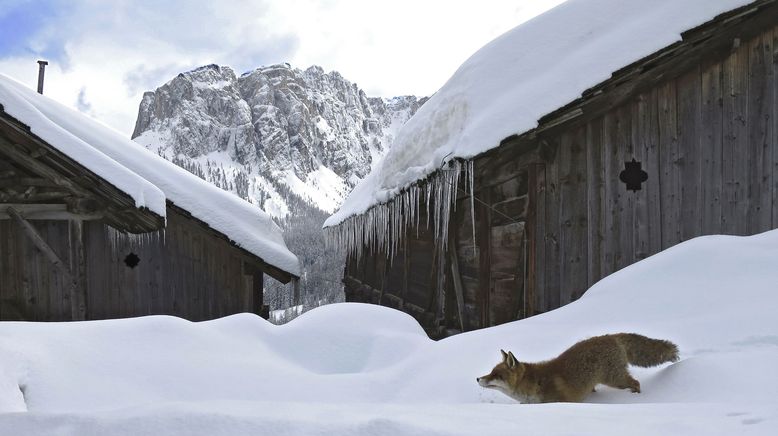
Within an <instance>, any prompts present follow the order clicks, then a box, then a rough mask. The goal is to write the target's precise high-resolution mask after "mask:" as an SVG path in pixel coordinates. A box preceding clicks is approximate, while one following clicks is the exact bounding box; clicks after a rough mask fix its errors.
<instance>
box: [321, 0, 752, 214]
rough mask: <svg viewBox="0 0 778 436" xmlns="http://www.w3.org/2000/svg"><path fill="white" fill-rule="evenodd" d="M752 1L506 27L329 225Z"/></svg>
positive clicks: (598, 9) (561, 9) (635, 5)
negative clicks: (693, 29)
mask: <svg viewBox="0 0 778 436" xmlns="http://www.w3.org/2000/svg"><path fill="white" fill-rule="evenodd" d="M751 1H752V0H716V1H710V0H685V1H677V0H654V1H645V0H568V1H566V2H565V3H563V4H561V5H559V6H557V7H555V8H553V9H551V10H549V11H548V12H546V13H544V14H541V15H539V16H538V17H535V18H534V19H532V20H530V21H527V22H526V23H523V24H521V25H519V26H518V27H516V28H514V29H512V30H510V31H508V32H506V33H505V34H503V35H501V36H500V37H498V38H496V39H495V40H493V41H492V42H490V43H489V44H487V45H486V46H484V47H482V48H481V49H480V50H478V51H477V52H476V53H475V54H473V55H472V56H471V57H470V58H469V59H468V60H467V61H465V63H463V64H462V65H461V66H460V67H459V69H458V70H457V71H456V72H455V73H454V75H453V76H452V77H451V78H450V79H449V80H448V81H447V82H446V83H445V84H444V85H443V87H442V88H441V89H440V90H439V91H438V92H437V93H435V94H434V95H433V96H432V97H430V99H429V101H427V102H426V103H425V104H424V106H422V107H421V108H419V110H418V111H417V112H416V114H415V115H414V116H413V117H412V118H411V119H410V120H409V121H408V122H407V123H406V124H405V125H404V126H403V128H402V129H401V130H400V131H399V133H398V134H397V136H396V138H395V141H394V142H393V143H392V145H391V147H390V148H389V152H388V153H387V155H386V156H385V158H384V159H383V161H382V163H381V165H380V167H378V169H375V170H374V171H373V173H375V176H374V177H367V178H365V179H364V180H363V181H362V182H361V184H360V185H364V186H361V187H360V186H358V187H357V188H355V189H354V190H353V191H352V193H351V194H350V195H349V196H348V197H347V198H346V200H345V201H344V202H343V205H342V206H341V207H340V209H339V210H338V212H336V213H335V214H334V215H332V216H331V217H330V219H329V220H327V222H326V223H325V226H327V227H330V226H335V225H337V224H339V223H341V222H342V221H343V220H345V219H346V218H348V217H350V216H353V215H359V214H362V213H364V212H366V211H367V210H368V209H369V208H371V207H372V206H374V205H376V204H381V203H385V202H387V201H388V200H389V199H391V198H392V197H394V196H395V195H397V194H398V193H399V192H400V191H401V190H402V189H403V188H406V187H408V186H409V185H411V184H413V183H415V182H416V181H418V180H421V179H423V178H425V177H426V176H427V175H429V174H431V173H433V172H434V171H436V170H437V169H438V168H440V167H441V165H442V163H444V162H446V161H450V160H452V159H455V158H463V159H468V158H471V157H474V156H476V155H478V154H480V153H483V152H485V151H488V150H490V149H492V148H495V147H497V146H498V145H499V144H500V141H501V140H503V139H505V138H507V137H509V136H511V135H514V134H522V133H524V132H527V131H529V130H531V129H533V128H535V127H537V121H538V120H539V119H540V118H541V117H543V116H544V115H546V114H548V113H551V112H553V111H554V110H556V109H559V108H560V107H562V106H564V105H565V104H567V103H569V102H571V101H573V100H575V99H576V98H578V97H579V96H580V95H581V93H583V92H584V91H585V90H587V89H588V88H591V87H592V86H595V85H597V84H598V83H600V82H602V81H604V80H607V79H608V78H609V77H610V76H611V74H612V73H613V72H614V71H616V70H618V69H620V68H622V67H624V66H626V65H629V64H631V63H632V62H635V61H637V60H639V59H641V58H643V57H645V56H648V55H650V54H652V53H654V52H656V51H658V50H660V49H662V48H664V47H666V46H668V45H671V44H673V43H675V42H676V41H679V40H680V39H681V33H682V32H684V31H686V30H689V29H691V28H694V27H696V26H698V25H701V24H703V23H705V22H707V21H710V20H711V19H713V18H715V17H716V16H717V15H719V14H721V13H723V12H726V11H729V10H731V9H735V8H737V7H739V6H743V5H746V4H748V3H751Z"/></svg>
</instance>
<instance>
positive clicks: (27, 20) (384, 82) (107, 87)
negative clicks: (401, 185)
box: [0, 0, 562, 136]
mask: <svg viewBox="0 0 778 436" xmlns="http://www.w3.org/2000/svg"><path fill="white" fill-rule="evenodd" d="M561 1H562V0H479V1H477V2H476V1H474V2H451V1H443V0H427V1H423V2H420V1H417V0H391V1H370V2H367V1H361V0H324V1H315V0H283V1H277V0H256V1H250V0H231V1H227V0H224V1H219V2H214V1H211V0H190V1H183V0H174V1H152V0H113V1H110V2H106V1H103V0H72V1H64V0H43V1H42V2H32V1H29V0H0V72H2V73H4V74H8V75H10V76H12V77H15V78H17V79H19V80H22V81H23V82H25V83H28V84H29V85H30V86H32V87H34V86H35V79H36V77H37V64H35V61H36V60H37V59H39V58H48V60H49V61H50V65H49V68H48V69H47V77H46V90H45V92H46V94H47V95H49V96H51V97H53V98H55V99H57V100H59V101H62V102H68V103H70V104H71V105H72V106H73V107H74V108H78V109H81V108H86V107H88V109H87V110H88V111H89V112H90V113H91V114H93V115H94V116H95V117H97V118H98V119H99V120H101V121H103V122H104V123H106V124H109V125H111V126H113V127H115V128H117V129H118V130H120V131H122V132H124V133H126V134H127V135H128V136H129V134H130V133H131V132H132V129H133V126H134V123H135V117H136V114H137V109H138V103H139V102H140V100H141V96H142V93H143V92H144V91H146V90H152V89H155V88H156V87H158V86H160V85H162V84H163V83H165V82H166V81H168V80H169V79H171V78H172V77H174V76H175V75H176V74H177V73H179V72H181V71H186V70H191V69H193V68H195V67H198V66H201V65H205V64H211V63H216V64H220V65H228V66H231V67H232V68H233V69H234V70H235V71H236V72H237V73H238V74H240V73H241V72H244V71H248V70H251V69H254V68H256V67H258V66H262V65H269V64H274V63H280V62H290V63H291V64H292V65H293V66H296V67H299V68H307V67H308V66H310V65H313V64H316V65H320V66H322V67H323V68H324V69H325V70H337V71H339V72H341V73H342V74H343V76H344V77H346V78H347V79H349V80H351V81H353V82H356V83H358V84H359V86H360V87H362V88H363V89H365V91H366V92H368V94H369V95H371V96H387V97H388V96H393V95H401V94H416V95H429V94H431V93H433V92H434V91H435V90H437V89H438V88H439V87H440V86H442V85H443V83H444V82H445V81H446V80H447V79H448V77H450V76H451V74H453V72H454V70H455V69H456V68H457V67H458V66H459V65H460V64H461V63H462V62H463V61H464V60H465V59H466V58H467V57H468V56H469V55H470V54H472V53H473V52H474V51H475V50H477V49H478V48H479V47H481V46H482V45H484V44H485V43H487V42H488V41H489V40H491V39H493V38H494V37H496V36H498V35H499V34H500V33H502V32H504V31H506V30H508V29H510V28H511V27H513V26H515V25H516V24H518V23H519V22H521V21H524V20H526V19H527V18H529V17H531V16H533V15H535V14H537V13H538V12H540V11H542V10H543V9H546V8H548V7H550V6H552V5H554V4H556V3H560V2H561ZM9 23H10V24H9ZM87 96H88V99H87Z"/></svg>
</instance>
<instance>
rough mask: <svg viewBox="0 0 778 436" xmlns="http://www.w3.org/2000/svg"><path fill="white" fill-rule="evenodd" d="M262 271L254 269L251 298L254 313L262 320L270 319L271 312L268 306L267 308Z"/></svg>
mask: <svg viewBox="0 0 778 436" xmlns="http://www.w3.org/2000/svg"><path fill="white" fill-rule="evenodd" d="M264 276H265V275H264V274H262V271H261V270H260V269H259V268H255V269H254V274H253V275H252V280H251V298H252V303H253V306H254V307H253V311H254V313H256V314H257V315H259V316H261V317H262V318H265V319H268V318H270V311H269V310H268V306H265V295H264V278H265V277H264Z"/></svg>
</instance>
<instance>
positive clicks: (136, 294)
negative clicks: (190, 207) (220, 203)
mask: <svg viewBox="0 0 778 436" xmlns="http://www.w3.org/2000/svg"><path fill="white" fill-rule="evenodd" d="M167 215H168V216H167V227H166V230H164V231H160V232H157V233H148V234H141V235H130V234H124V233H120V232H117V231H116V230H114V229H112V228H111V227H108V226H106V225H104V224H102V223H100V222H98V221H88V222H85V223H84V225H83V229H84V230H83V238H84V252H85V259H84V270H85V275H86V294H87V314H86V316H87V319H104V318H117V317H129V316H141V315H151V314H169V315H175V316H180V317H183V318H187V319H190V320H204V319H211V318H216V317H220V316H225V315H229V314H233V313H238V312H250V311H253V310H256V308H258V307H260V308H261V305H262V295H261V292H256V290H253V281H254V280H255V277H258V278H259V281H261V277H262V274H261V273H260V274H257V275H256V276H255V272H256V271H258V266H255V265H254V264H253V262H254V260H253V258H252V257H251V256H249V255H247V254H246V253H245V252H244V251H242V250H240V249H239V248H237V247H235V246H233V245H231V244H230V243H229V242H228V241H227V240H225V239H224V238H222V237H219V236H217V235H216V233H215V232H213V231H211V230H209V229H207V228H205V227H204V226H203V225H202V224H200V223H198V222H196V221H194V220H192V219H191V218H189V217H187V216H185V215H183V214H182V213H181V212H179V211H178V209H175V208H170V207H169V208H168V214H167ZM30 222H31V223H32V224H33V225H34V226H35V228H36V229H37V230H38V232H39V233H40V234H41V235H42V236H43V238H44V239H45V240H46V242H47V243H48V244H49V245H50V246H51V248H52V249H53V250H54V251H55V252H56V253H57V254H58V255H59V257H60V258H61V259H62V260H63V262H66V263H69V262H72V261H74V260H75V259H71V248H70V247H71V244H70V242H69V238H70V235H69V230H70V229H69V224H68V222H67V221H30ZM130 253H134V254H135V255H137V256H138V257H139V258H140V262H139V263H138V265H137V266H136V267H134V268H130V267H128V266H127V265H126V264H125V262H124V260H125V257H126V256H127V255H129V254H130ZM259 289H260V290H261V288H259ZM69 298H70V294H69V291H68V288H67V284H65V283H62V279H61V277H60V275H59V274H58V272H57V271H56V270H55V269H54V268H53V267H52V265H51V263H50V262H49V261H48V260H47V259H46V258H45V257H44V256H43V255H41V253H40V252H38V250H37V249H36V248H35V247H34V246H33V245H32V243H31V242H30V241H29V240H28V238H27V237H26V236H25V235H24V234H23V233H22V232H21V231H20V230H19V229H18V228H17V225H16V223H14V222H12V221H11V220H0V319H5V320H8V319H24V320H31V321H60V320H69V319H70V318H71V310H70V301H69Z"/></svg>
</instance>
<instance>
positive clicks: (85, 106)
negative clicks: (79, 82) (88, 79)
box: [76, 87, 92, 115]
mask: <svg viewBox="0 0 778 436" xmlns="http://www.w3.org/2000/svg"><path fill="white" fill-rule="evenodd" d="M76 109H78V110H79V111H81V112H83V113H85V114H89V115H92V104H91V103H89V102H88V101H87V100H86V87H82V88H81V90H80V91H78V98H77V99H76Z"/></svg>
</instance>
